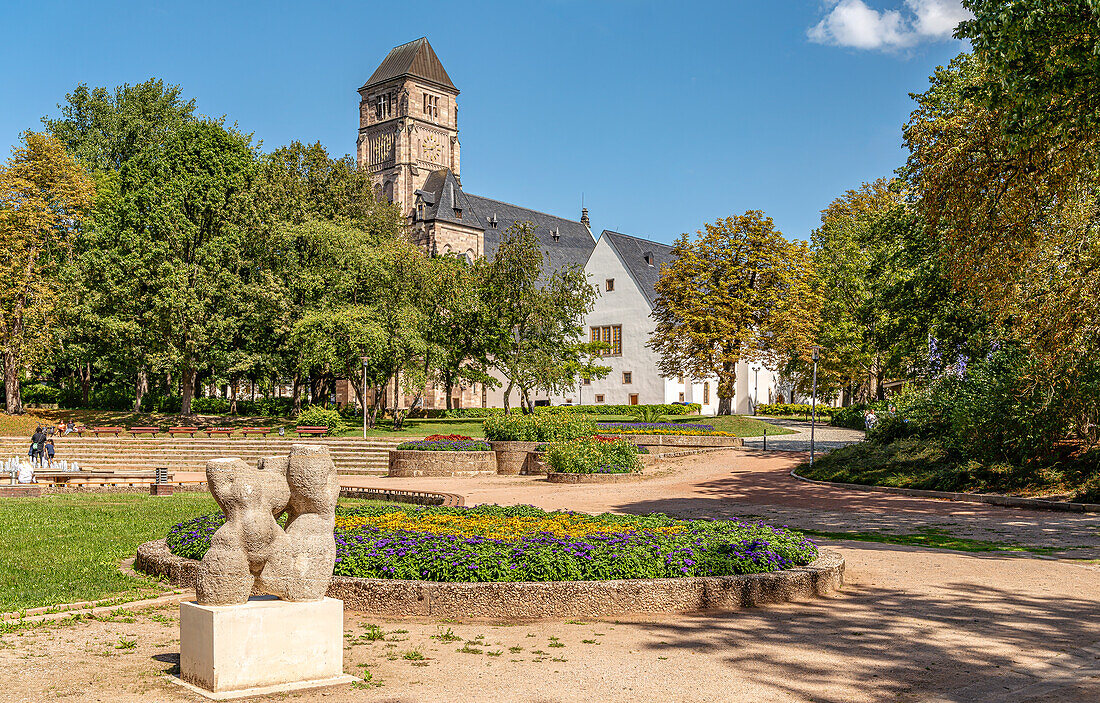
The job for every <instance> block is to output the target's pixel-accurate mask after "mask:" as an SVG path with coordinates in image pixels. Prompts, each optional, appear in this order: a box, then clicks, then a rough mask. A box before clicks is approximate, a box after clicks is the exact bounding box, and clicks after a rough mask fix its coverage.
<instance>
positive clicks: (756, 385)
mask: <svg viewBox="0 0 1100 703" xmlns="http://www.w3.org/2000/svg"><path fill="white" fill-rule="evenodd" d="M759 397H760V365H759V364H757V365H756V366H753V367H752V416H753V417H756V406H757V404H758V401H757V399H758V398H759ZM764 441H765V442H766V441H767V440H764Z"/></svg>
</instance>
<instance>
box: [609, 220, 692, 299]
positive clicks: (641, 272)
mask: <svg viewBox="0 0 1100 703" xmlns="http://www.w3.org/2000/svg"><path fill="white" fill-rule="evenodd" d="M600 236H601V237H607V243H608V244H610V245H611V247H612V248H613V249H614V250H615V251H616V252H617V253H618V254H619V258H620V259H622V262H623V265H625V266H626V269H627V271H629V272H630V275H631V276H633V277H634V280H635V281H636V282H637V283H638V286H639V287H640V288H641V289H642V294H643V295H645V297H646V300H648V301H649V306H650V307H653V306H654V305H656V304H657V290H656V288H655V286H656V285H657V279H659V278H660V277H661V266H663V265H664V264H671V263H672V261H673V260H674V259H675V257H674V256H673V254H672V247H671V246H669V245H668V244H661V243H660V242H654V241H650V240H648V239H642V238H640V237H632V236H631V235H629V234H622V233H620V232H612V231H611V230H606V229H605V230H604V231H603V234H601V235H600ZM647 253H648V254H650V255H651V261H652V262H653V263H652V264H650V263H647V262H646V254H647Z"/></svg>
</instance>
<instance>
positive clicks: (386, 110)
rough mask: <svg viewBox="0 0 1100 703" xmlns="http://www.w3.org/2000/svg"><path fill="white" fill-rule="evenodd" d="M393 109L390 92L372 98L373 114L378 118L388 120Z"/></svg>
mask: <svg viewBox="0 0 1100 703" xmlns="http://www.w3.org/2000/svg"><path fill="white" fill-rule="evenodd" d="M392 109H393V99H392V96H391V94H390V93H386V94H385V95H379V96H378V97H377V98H375V99H374V116H375V117H376V118H378V119H380V120H388V119H389V118H390V115H391V110H392Z"/></svg>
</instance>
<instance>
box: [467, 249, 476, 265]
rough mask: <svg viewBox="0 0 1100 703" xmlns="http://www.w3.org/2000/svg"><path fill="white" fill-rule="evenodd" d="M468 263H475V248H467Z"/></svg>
mask: <svg viewBox="0 0 1100 703" xmlns="http://www.w3.org/2000/svg"><path fill="white" fill-rule="evenodd" d="M466 263H468V264H472V263H474V250H473V249H467V250H466Z"/></svg>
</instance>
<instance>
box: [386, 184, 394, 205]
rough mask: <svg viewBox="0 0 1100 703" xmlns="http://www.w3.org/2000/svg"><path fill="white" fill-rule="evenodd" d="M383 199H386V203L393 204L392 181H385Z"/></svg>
mask: <svg viewBox="0 0 1100 703" xmlns="http://www.w3.org/2000/svg"><path fill="white" fill-rule="evenodd" d="M384 197H385V198H386V202H387V203H392V202H393V181H386V189H385V192H384Z"/></svg>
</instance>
